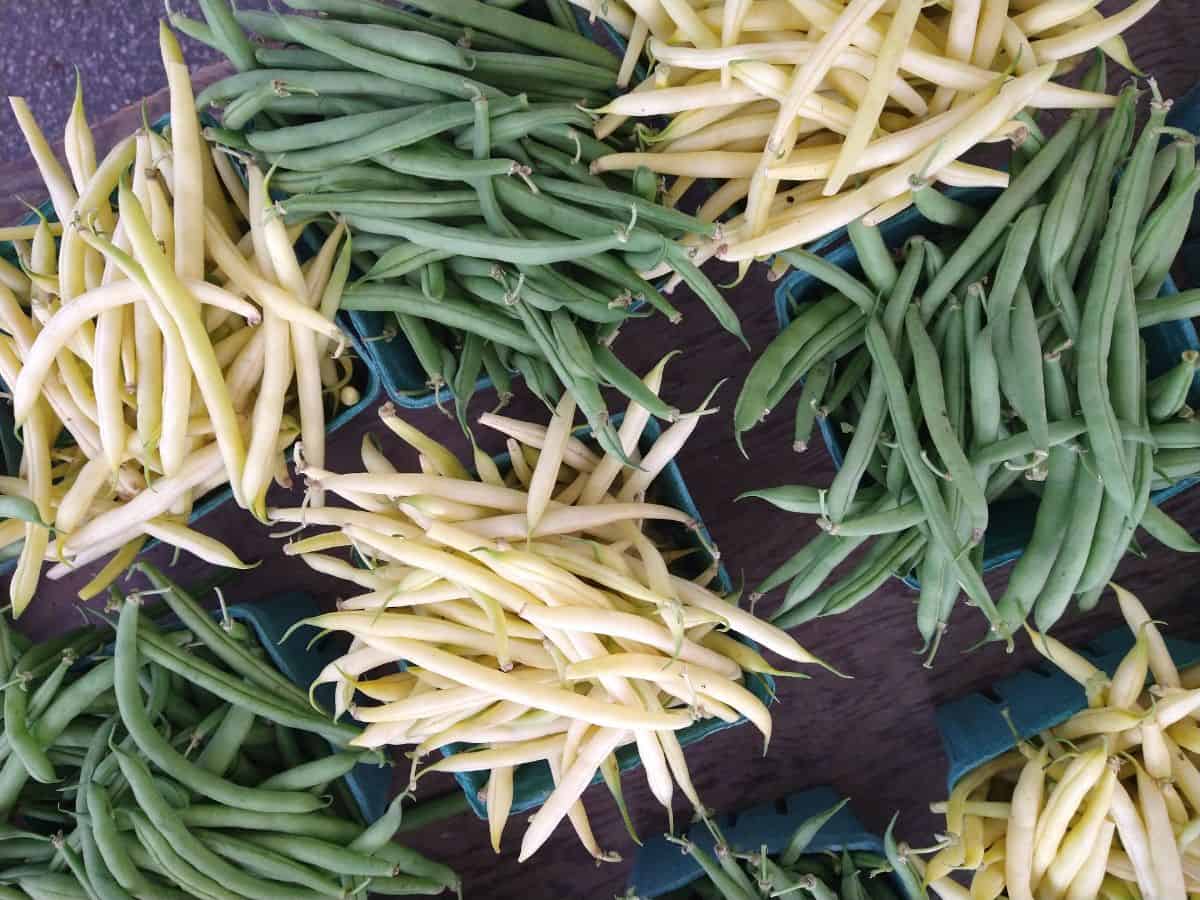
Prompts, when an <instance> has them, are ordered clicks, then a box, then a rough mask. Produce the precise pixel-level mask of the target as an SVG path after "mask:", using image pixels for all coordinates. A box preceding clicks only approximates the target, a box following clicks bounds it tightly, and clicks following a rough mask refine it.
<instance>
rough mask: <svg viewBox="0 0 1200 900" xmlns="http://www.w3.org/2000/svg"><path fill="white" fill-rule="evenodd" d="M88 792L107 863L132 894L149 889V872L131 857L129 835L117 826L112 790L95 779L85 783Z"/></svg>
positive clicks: (99, 846)
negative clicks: (128, 843) (144, 872)
mask: <svg viewBox="0 0 1200 900" xmlns="http://www.w3.org/2000/svg"><path fill="white" fill-rule="evenodd" d="M84 792H85V793H86V796H87V809H88V815H89V816H90V818H91V828H92V838H93V839H94V841H95V843H96V847H97V849H98V850H99V851H100V857H101V859H103V861H104V865H105V866H106V867H107V868H108V871H109V872H111V873H112V876H113V878H114V879H116V881H117V883H118V884H119V885H120V886H121V887H122V888H124V889H125V890H127V891H129V892H130V893H131V894H140V893H145V892H146V890H147V887H148V885H147V883H146V879H145V876H143V875H142V873H141V872H140V871H138V867H137V866H135V865H134V863H133V860H131V859H130V857H129V851H128V848H127V846H126V844H125V839H124V837H122V836H121V833H120V831H119V830H118V829H117V823H116V820H115V819H114V817H113V809H112V801H111V800H110V798H109V795H108V791H106V790H105V789H104V788H103V787H102V786H100V785H99V784H97V783H96V782H94V781H93V782H89V783H88V784H86V785H84Z"/></svg>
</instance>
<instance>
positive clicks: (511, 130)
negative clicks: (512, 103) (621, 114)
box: [454, 103, 592, 150]
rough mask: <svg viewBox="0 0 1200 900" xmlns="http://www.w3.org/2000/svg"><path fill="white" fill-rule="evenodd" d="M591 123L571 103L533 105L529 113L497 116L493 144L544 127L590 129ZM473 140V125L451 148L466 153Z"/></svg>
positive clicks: (513, 138)
mask: <svg viewBox="0 0 1200 900" xmlns="http://www.w3.org/2000/svg"><path fill="white" fill-rule="evenodd" d="M591 121H592V120H591V117H590V116H588V114H587V113H585V112H583V111H582V110H580V109H579V108H578V107H576V106H574V105H572V104H570V103H548V104H534V105H531V106H530V107H529V108H528V109H523V110H517V111H515V112H510V113H508V114H506V115H501V116H497V117H496V119H495V121H494V122H492V140H493V141H495V142H496V143H498V144H503V143H507V142H509V141H516V140H520V139H521V138H523V137H527V136H528V135H530V134H532V133H533V132H534V131H535V130H536V129H538V128H541V127H544V126H547V125H574V126H575V127H576V128H589V127H591ZM474 139H475V127H474V125H472V126H470V127H469V128H466V129H464V130H463V131H461V132H459V134H458V135H457V136H456V137H455V139H454V145H455V146H456V147H458V148H459V149H460V150H468V149H470V147H471V143H472V142H473V141H474Z"/></svg>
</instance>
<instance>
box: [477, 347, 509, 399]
mask: <svg viewBox="0 0 1200 900" xmlns="http://www.w3.org/2000/svg"><path fill="white" fill-rule="evenodd" d="M483 369H484V371H485V372H486V373H487V377H488V379H489V380H490V381H491V382H492V387H494V388H495V389H496V395H497V397H498V405H497V406H496V409H497V410H498V409H501V408H503V407H504V406H507V405H508V402H509V401H510V400H511V399H512V398H513V389H512V375H511V373H510V372H509V370H508V367H507V366H506V365H505V364H504V361H503V360H501V359H500V356H499V354H498V353H497V352H496V347H495V346H494V345H493V344H488V343H485V344H484V345H483ZM493 412H495V410H493Z"/></svg>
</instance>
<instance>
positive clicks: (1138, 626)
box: [1111, 584, 1180, 688]
mask: <svg viewBox="0 0 1200 900" xmlns="http://www.w3.org/2000/svg"><path fill="white" fill-rule="evenodd" d="M1111 587H1112V589H1113V591H1114V592H1115V593H1116V595H1117V603H1118V604H1119V605H1120V607H1121V615H1122V616H1124V618H1125V622H1126V624H1127V625H1128V626H1129V630H1130V631H1132V632H1133V633H1134V634H1136V635H1138V636H1139V637H1140V636H1142V635H1145V638H1146V649H1147V653H1148V654H1149V660H1148V663H1149V666H1150V671H1151V672H1152V673H1154V680H1155V681H1156V682H1158V684H1159V685H1160V686H1162V687H1168V688H1172V687H1179V686H1180V680H1179V671H1178V670H1177V669H1176V668H1175V662H1174V661H1173V660H1172V659H1171V651H1170V650H1168V649H1167V644H1166V641H1164V640H1163V637H1162V632H1160V631H1159V630H1158V626H1157V625H1156V624H1155V623H1154V621H1153V620H1152V619H1151V618H1150V614H1149V613H1147V612H1146V608H1145V607H1144V606H1142V603H1141V601H1140V600H1138V598H1137V597H1135V596H1134V595H1133V594H1131V593H1130V592H1129V591H1127V590H1125V588H1123V587H1121V586H1120V585H1118V584H1112V585H1111Z"/></svg>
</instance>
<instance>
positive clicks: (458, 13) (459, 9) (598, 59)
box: [289, 0, 619, 72]
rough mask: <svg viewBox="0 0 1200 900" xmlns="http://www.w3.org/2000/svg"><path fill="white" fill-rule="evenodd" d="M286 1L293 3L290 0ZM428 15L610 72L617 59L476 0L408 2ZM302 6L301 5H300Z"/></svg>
mask: <svg viewBox="0 0 1200 900" xmlns="http://www.w3.org/2000/svg"><path fill="white" fill-rule="evenodd" d="M289 5H295V2H294V0H293V2H292V3H289ZM409 5H410V6H415V7H416V8H417V9H420V10H422V11H424V12H426V13H429V14H430V15H435V16H439V17H440V18H443V19H448V20H449V21H451V22H457V23H459V24H460V25H465V26H469V27H471V28H478V29H479V30H480V31H486V32H490V33H491V34H494V35H498V36H500V37H503V38H507V39H509V40H512V41H515V42H517V43H518V44H523V45H525V46H527V47H532V48H534V49H535V50H541V51H543V52H544V53H546V54H547V55H550V56H558V57H566V58H568V59H574V60H577V61H579V62H583V63H588V64H589V65H593V66H599V67H601V68H604V69H609V70H611V71H613V72H615V71H616V70H617V67H618V65H619V61H618V60H617V58H616V57H615V56H613V55H612V54H611V53H609V52H608V51H607V50H605V49H604V48H603V47H601V46H599V45H598V44H595V43H593V42H592V41H590V40H588V39H587V38H585V37H583V36H582V35H578V34H572V33H571V32H569V31H563V30H562V29H560V28H555V27H554V26H553V25H549V24H547V23H545V22H539V21H537V20H535V19H530V18H527V17H525V16H522V15H518V14H516V13H511V12H508V11H506V10H501V9H496V8H495V7H494V6H489V5H487V4H486V3H480V2H478V0H414V2H412V3H410V4H409ZM301 8H303V7H301Z"/></svg>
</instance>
